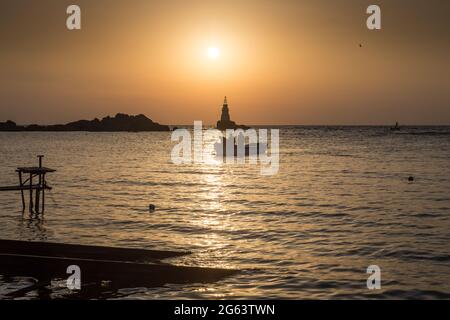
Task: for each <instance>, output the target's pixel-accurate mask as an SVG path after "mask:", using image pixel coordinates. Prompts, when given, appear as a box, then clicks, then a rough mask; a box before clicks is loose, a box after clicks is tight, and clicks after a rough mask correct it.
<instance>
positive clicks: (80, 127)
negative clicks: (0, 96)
mask: <svg viewBox="0 0 450 320" xmlns="http://www.w3.org/2000/svg"><path fill="white" fill-rule="evenodd" d="M0 131H92V132H98V131H106V132H115V131H130V132H140V131H170V128H169V126H166V125H162V124H159V123H157V122H153V121H152V120H151V119H149V118H147V117H146V116H145V115H143V114H139V115H136V116H132V115H127V114H123V113H118V114H116V116H115V117H110V116H107V117H105V118H103V119H102V120H99V119H97V118H95V119H94V120H79V121H74V122H69V123H67V124H55V125H48V126H42V125H36V124H31V125H28V126H19V125H17V124H16V123H15V122H13V121H11V120H8V121H6V122H0Z"/></svg>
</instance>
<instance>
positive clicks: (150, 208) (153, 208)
mask: <svg viewBox="0 0 450 320" xmlns="http://www.w3.org/2000/svg"><path fill="white" fill-rule="evenodd" d="M155 210H156V207H155V205H154V204H150V205H149V206H148V211H149V212H154V211H155Z"/></svg>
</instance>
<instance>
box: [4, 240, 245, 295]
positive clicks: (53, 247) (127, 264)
mask: <svg viewBox="0 0 450 320" xmlns="http://www.w3.org/2000/svg"><path fill="white" fill-rule="evenodd" d="M185 254H187V253H186V252H175V251H157V250H144V249H129V248H113V247H97V246H82V245H69V244H60V243H46V242H26V241H13V240H0V274H1V275H3V276H4V277H5V278H10V277H17V276H23V277H32V278H35V279H36V281H37V282H36V284H34V285H32V286H30V287H29V288H24V289H21V290H19V291H17V292H13V293H12V296H15V297H17V296H24V295H25V294H26V293H27V292H29V291H33V290H36V289H39V288H41V287H45V286H48V285H49V284H50V282H51V281H52V280H65V279H67V278H68V277H69V274H67V268H68V267H69V266H71V265H76V266H78V267H79V268H80V270H81V286H82V288H81V293H82V292H83V290H85V289H86V288H85V287H87V286H89V287H90V288H87V289H88V290H91V289H92V287H93V286H95V287H96V288H97V289H98V290H101V289H102V286H103V284H104V283H105V282H107V283H108V286H107V288H105V290H118V289H121V288H136V287H159V286H163V285H165V284H169V283H172V284H186V283H210V282H215V281H218V280H221V279H222V278H224V277H227V276H230V275H233V274H235V273H237V270H231V269H221V268H202V267H188V266H175V265H171V264H167V263H164V262H161V259H167V258H173V257H177V256H181V255H185ZM91 291H92V290H91ZM78 294H79V293H78Z"/></svg>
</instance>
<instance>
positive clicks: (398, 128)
mask: <svg viewBox="0 0 450 320" xmlns="http://www.w3.org/2000/svg"><path fill="white" fill-rule="evenodd" d="M399 130H400V126H399V124H398V122H396V123H395V126H393V127H391V131H399Z"/></svg>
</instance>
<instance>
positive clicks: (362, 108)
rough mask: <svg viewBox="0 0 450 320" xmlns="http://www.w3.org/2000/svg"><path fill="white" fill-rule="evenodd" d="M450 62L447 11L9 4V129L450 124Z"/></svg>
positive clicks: (303, 5)
mask: <svg viewBox="0 0 450 320" xmlns="http://www.w3.org/2000/svg"><path fill="white" fill-rule="evenodd" d="M69 4H78V5H79V6H80V7H81V10H82V30H80V31H68V30H67V29H66V18H67V14H66V8H67V6H68V5H69ZM370 4H378V5H379V6H380V7H381V10H382V30H380V31H370V30H368V29H367V27H366V18H367V16H368V15H367V14H366V13H365V11H366V8H367V6H368V5H370ZM360 43H361V44H363V46H362V47H359V44H360ZM209 47H216V48H218V49H219V51H220V54H219V56H218V57H217V58H216V59H212V58H210V57H208V55H207V49H208V48H209ZM449 57H450V1H445V0H421V1H417V0H386V1H379V0H377V1H375V0H370V1H365V0H364V1H363V0H353V1H350V0H340V1H336V0H327V1H325V0H309V1H301V0H297V1H287V0H284V1H283V0H277V1H276V0H271V1H256V0H255V1H250V0H247V1H246V0H224V1H218V0H215V1H211V0H210V1H187V0H180V1H171V0H166V1H151V0H121V1H118V0H88V1H86V0H70V1H66V0H39V1H33V0H2V1H1V2H0V121H5V120H7V119H11V120H14V121H16V122H18V123H20V124H28V123H42V124H46V123H64V122H68V121H73V120H78V119H91V118H94V117H103V116H105V115H108V114H109V115H113V114H115V113H117V112H125V113H130V114H137V113H144V114H146V115H147V116H149V117H150V118H152V119H153V120H155V121H158V122H160V123H166V124H192V123H193V121H194V120H203V121H204V122H205V123H209V124H211V123H214V122H215V121H216V120H217V119H218V118H219V116H220V109H221V104H222V100H223V96H224V95H227V96H228V99H229V105H230V113H231V117H232V119H233V120H235V121H236V122H238V123H245V124H391V123H393V122H395V121H396V120H398V121H399V122H400V123H404V124H450V58H449Z"/></svg>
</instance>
